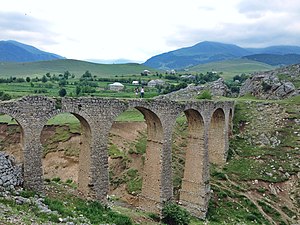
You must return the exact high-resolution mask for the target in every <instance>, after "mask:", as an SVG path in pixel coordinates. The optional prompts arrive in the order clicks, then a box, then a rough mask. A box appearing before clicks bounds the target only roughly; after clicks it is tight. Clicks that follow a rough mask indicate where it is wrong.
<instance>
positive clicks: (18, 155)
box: [0, 111, 24, 163]
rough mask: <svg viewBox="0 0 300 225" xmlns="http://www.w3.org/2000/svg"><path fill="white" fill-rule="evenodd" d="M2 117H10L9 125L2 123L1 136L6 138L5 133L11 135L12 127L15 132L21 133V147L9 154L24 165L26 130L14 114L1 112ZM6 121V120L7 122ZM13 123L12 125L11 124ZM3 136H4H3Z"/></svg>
mask: <svg viewBox="0 0 300 225" xmlns="http://www.w3.org/2000/svg"><path fill="white" fill-rule="evenodd" d="M0 113H1V115H3V116H4V115H7V116H8V118H7V119H8V120H11V121H9V122H8V123H5V122H4V123H2V122H0V123H1V128H0V136H5V134H4V133H10V132H11V131H9V128H10V127H11V128H12V129H14V130H15V131H17V133H20V137H19V145H20V147H16V148H13V149H11V151H9V152H8V154H10V155H12V156H14V158H15V159H16V162H17V163H24V128H23V126H22V124H21V123H20V122H19V119H17V118H16V117H15V116H14V115H13V114H10V113H7V112H4V111H3V112H2V111H1V112H0ZM7 119H5V120H7ZM10 122H12V123H10ZM1 134H2V135H1ZM1 150H2V146H1Z"/></svg>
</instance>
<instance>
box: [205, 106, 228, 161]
mask: <svg viewBox="0 0 300 225" xmlns="http://www.w3.org/2000/svg"><path fill="white" fill-rule="evenodd" d="M208 154H209V162H210V163H213V164H217V165H222V164H224V163H225V161H226V137H225V113H224V111H223V109H221V108H217V109H216V110H215V111H214V112H213V114H212V117H211V121H210V127H209V136H208Z"/></svg>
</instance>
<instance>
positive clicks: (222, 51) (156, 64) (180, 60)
mask: <svg viewBox="0 0 300 225" xmlns="http://www.w3.org/2000/svg"><path fill="white" fill-rule="evenodd" d="M254 54H272V55H270V57H271V56H272V57H271V58H270V60H268V61H267V63H268V64H269V65H282V64H284V65H290V64H291V63H290V61H289V60H284V62H286V63H281V61H278V59H276V57H274V56H273V54H277V55H287V54H300V47H298V46H270V47H266V48H241V47H239V46H237V45H232V44H224V43H218V42H208V41H204V42H200V43H198V44H196V45H194V46H191V47H187V48H181V49H177V50H174V51H170V52H166V53H163V54H160V55H156V56H153V57H151V58H150V59H148V60H147V61H146V62H145V63H144V65H147V66H149V67H153V68H159V69H177V70H179V69H186V68H188V67H193V66H196V65H199V64H205V63H211V62H218V61H224V60H230V59H239V58H241V57H244V56H248V55H254ZM273 59H274V61H273ZM261 62H265V61H261Z"/></svg>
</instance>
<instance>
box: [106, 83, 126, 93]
mask: <svg viewBox="0 0 300 225" xmlns="http://www.w3.org/2000/svg"><path fill="white" fill-rule="evenodd" d="M108 86H109V90H112V91H121V90H123V89H124V85H123V84H121V83H119V82H115V83H113V84H109V85H108Z"/></svg>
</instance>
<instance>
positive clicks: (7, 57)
mask: <svg viewBox="0 0 300 225" xmlns="http://www.w3.org/2000/svg"><path fill="white" fill-rule="evenodd" d="M54 59H64V57H62V56H59V55H56V54H53V53H49V52H44V51H41V50H39V49H37V48H35V47H33V46H31V45H26V44H23V43H20V42H17V41H11V40H10V41H0V62H35V61H48V60H54Z"/></svg>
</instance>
